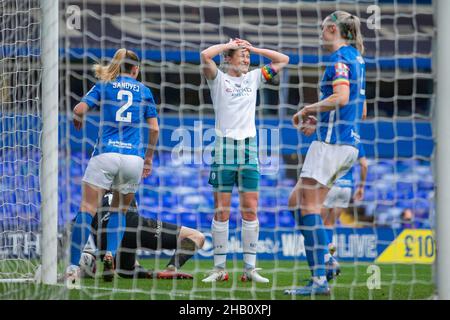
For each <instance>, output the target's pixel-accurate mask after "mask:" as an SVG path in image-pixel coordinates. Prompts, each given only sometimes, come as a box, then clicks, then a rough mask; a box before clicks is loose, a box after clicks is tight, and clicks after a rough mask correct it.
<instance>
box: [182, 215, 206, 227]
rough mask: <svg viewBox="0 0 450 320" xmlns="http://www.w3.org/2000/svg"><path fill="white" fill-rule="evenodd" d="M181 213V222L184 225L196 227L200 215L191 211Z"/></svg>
mask: <svg viewBox="0 0 450 320" xmlns="http://www.w3.org/2000/svg"><path fill="white" fill-rule="evenodd" d="M180 215H181V224H182V225H183V226H185V227H189V228H194V229H197V228H198V227H199V226H200V224H201V221H200V217H199V215H198V214H196V213H193V212H182V213H180Z"/></svg>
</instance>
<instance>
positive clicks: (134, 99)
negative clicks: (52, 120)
mask: <svg viewBox="0 0 450 320" xmlns="http://www.w3.org/2000/svg"><path fill="white" fill-rule="evenodd" d="M81 101H82V102H85V103H86V104H87V105H88V106H89V108H99V109H100V125H99V131H98V140H97V143H96V145H95V149H94V152H93V156H94V155H98V154H101V153H107V152H116V153H121V154H128V155H137V156H140V157H142V158H144V156H145V150H146V148H145V147H144V145H143V132H144V130H143V129H144V125H145V124H146V119H147V118H154V117H156V116H157V111H156V106H155V101H154V99H153V95H152V93H151V91H150V89H149V88H148V87H146V86H145V85H143V84H142V83H141V82H139V81H137V80H136V79H134V78H132V77H129V76H119V77H117V78H116V79H115V80H113V81H109V82H104V81H99V82H97V83H96V84H95V85H94V86H93V87H92V89H91V90H89V92H88V93H87V94H86V95H85V96H84V97H83V99H81Z"/></svg>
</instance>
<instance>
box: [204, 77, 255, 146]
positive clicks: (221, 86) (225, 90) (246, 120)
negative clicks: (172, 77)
mask: <svg viewBox="0 0 450 320" xmlns="http://www.w3.org/2000/svg"><path fill="white" fill-rule="evenodd" d="M207 82H208V85H209V87H210V89H211V99H212V102H213V107H214V111H215V118H216V135H217V136H219V137H227V138H233V139H235V140H242V139H245V138H251V137H255V136H256V126H255V111H256V110H255V108H256V95H257V92H258V88H259V86H260V85H261V82H262V74H261V68H258V69H255V70H252V71H250V72H247V73H246V74H242V75H241V76H240V77H232V76H230V75H228V74H226V73H224V72H222V71H220V70H217V75H216V78H215V79H214V80H207Z"/></svg>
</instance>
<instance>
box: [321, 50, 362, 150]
mask: <svg viewBox="0 0 450 320" xmlns="http://www.w3.org/2000/svg"><path fill="white" fill-rule="evenodd" d="M336 85H348V86H349V88H350V97H349V101H348V103H347V105H345V106H343V107H341V108H338V109H336V110H331V111H327V112H321V113H320V114H319V119H318V124H317V139H318V140H319V141H324V142H326V143H330V144H347V145H353V146H356V145H357V144H358V143H359V140H360V137H359V125H358V122H359V120H360V119H361V113H362V110H363V106H364V101H365V100H366V92H365V91H366V90H365V88H366V80H365V63H364V59H363V57H362V56H361V54H360V53H359V51H358V50H356V49H355V48H354V47H352V46H343V47H341V48H340V49H339V50H337V51H335V52H334V53H333V54H332V55H331V57H330V62H329V63H327V67H326V69H325V72H324V75H323V78H322V80H321V83H320V91H321V98H320V99H321V100H323V99H326V98H328V97H329V96H331V95H332V94H333V86H336Z"/></svg>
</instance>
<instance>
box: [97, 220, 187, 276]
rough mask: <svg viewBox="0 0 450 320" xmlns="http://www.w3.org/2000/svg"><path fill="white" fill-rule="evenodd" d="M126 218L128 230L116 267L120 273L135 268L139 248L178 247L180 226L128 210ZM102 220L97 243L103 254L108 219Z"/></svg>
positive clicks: (117, 257)
mask: <svg viewBox="0 0 450 320" xmlns="http://www.w3.org/2000/svg"><path fill="white" fill-rule="evenodd" d="M126 220H127V227H126V231H125V233H124V235H123V239H122V242H121V244H120V246H119V248H118V250H117V254H116V268H117V269H119V270H118V271H119V274H120V270H122V271H131V270H133V269H134V265H135V261H136V250H137V249H141V250H150V251H156V250H162V249H167V250H173V249H176V248H177V240H178V236H179V234H180V228H181V227H180V226H178V225H175V224H172V223H168V222H163V221H160V220H155V219H149V218H144V217H142V216H139V215H138V214H137V213H135V212H128V213H127V219H126ZM101 221H102V223H101V225H102V228H101V231H100V234H99V233H98V232H97V239H96V240H97V241H96V242H97V243H96V244H97V247H98V248H99V250H100V252H101V256H103V254H104V253H105V250H106V232H105V231H106V224H107V220H101ZM99 240H100V241H99ZM102 258H103V257H102Z"/></svg>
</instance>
